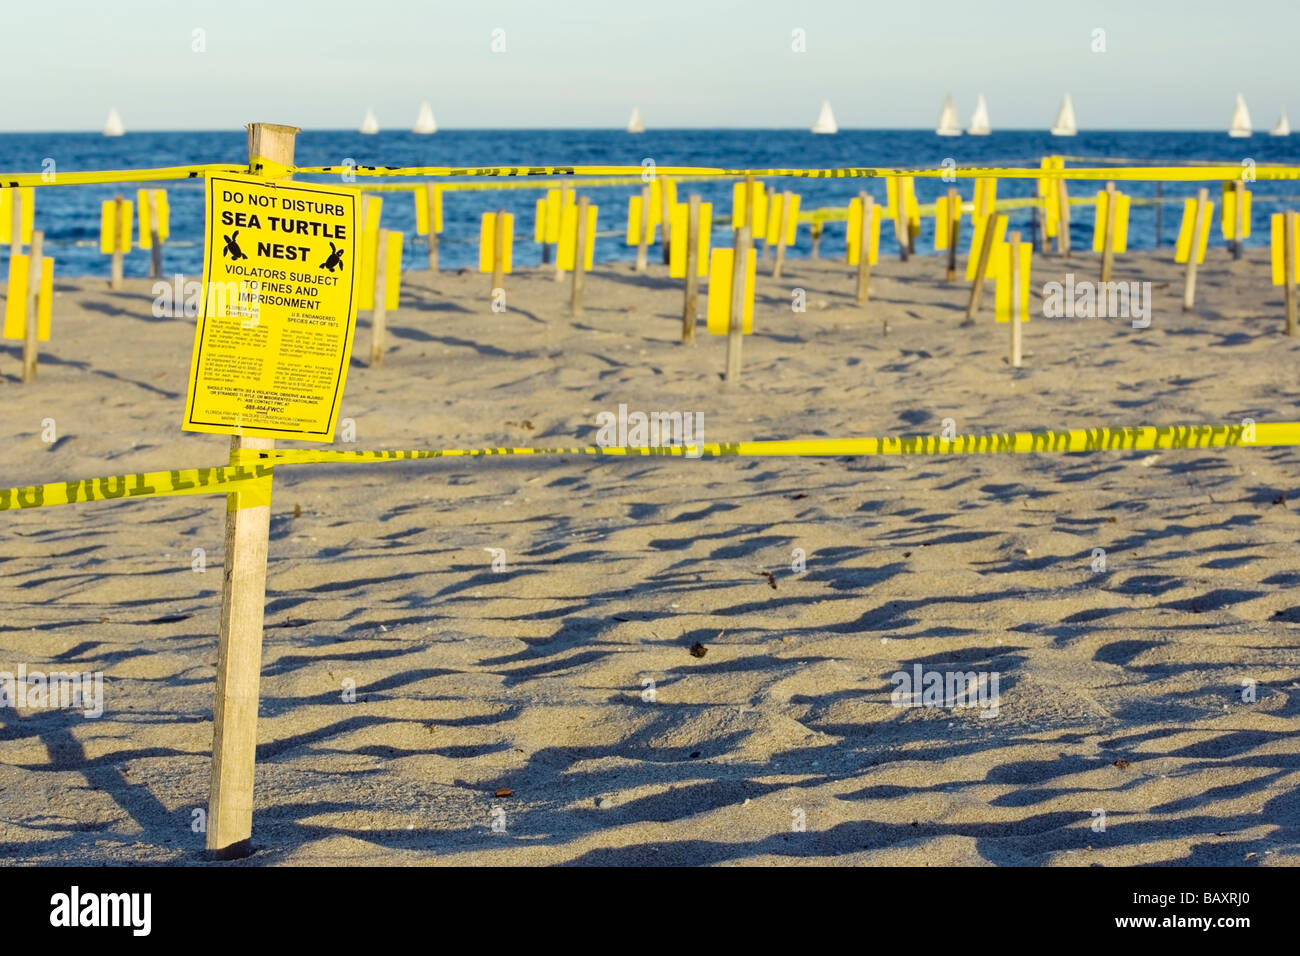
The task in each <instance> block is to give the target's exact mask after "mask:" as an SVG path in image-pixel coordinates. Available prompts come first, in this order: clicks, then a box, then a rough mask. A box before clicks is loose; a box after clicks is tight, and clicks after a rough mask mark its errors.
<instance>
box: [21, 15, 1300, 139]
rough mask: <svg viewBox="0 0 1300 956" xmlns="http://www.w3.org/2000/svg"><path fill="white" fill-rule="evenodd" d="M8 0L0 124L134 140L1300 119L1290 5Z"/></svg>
mask: <svg viewBox="0 0 1300 956" xmlns="http://www.w3.org/2000/svg"><path fill="white" fill-rule="evenodd" d="M11 2H12V7H11V8H10V9H8V10H7V11H6V13H5V24H4V27H5V28H4V32H3V35H0V78H3V81H4V89H5V90H6V91H7V94H9V95H6V96H5V97H3V98H2V99H0V131H26V130H31V131H48V130H95V129H99V128H101V127H102V126H103V122H104V117H105V115H106V114H107V112H108V109H109V107H110V106H115V107H116V108H117V109H118V111H119V112H120V113H121V114H122V117H123V119H124V121H125V123H126V126H127V128H128V129H135V130H166V129H227V128H229V129H237V128H240V127H241V126H242V125H243V124H244V123H246V122H250V121H259V122H260V121H266V122H281V123H287V124H291V125H295V126H300V127H302V128H304V129H346V128H355V127H356V126H357V125H359V123H360V121H361V118H362V115H363V114H364V112H365V110H366V109H367V107H373V108H374V110H375V112H376V114H377V115H378V118H379V122H380V125H381V126H384V127H400V128H408V127H409V126H410V125H411V124H412V123H413V122H414V120H415V115H416V111H417V109H418V107H419V104H420V102H421V101H422V100H428V101H429V102H430V103H432V104H433V108H434V112H435V114H436V116H437V119H438V124H439V126H440V127H442V128H454V127H460V128H480V129H482V128H487V129H493V128H514V127H527V128H538V127H542V128H545V127H580V128H593V127H621V126H622V125H623V124H625V123H626V121H627V117H628V114H629V113H630V111H631V109H632V107H633V106H639V107H640V109H641V111H642V113H643V114H644V116H645V120H646V123H647V125H649V126H657V127H661V128H668V127H704V128H708V127H742V128H755V127H756V128H765V127H766V128H770V127H789V128H806V127H808V126H809V125H811V124H812V122H813V120H814V119H815V118H816V115H817V112H818V109H819V107H820V105H821V102H822V100H829V101H830V102H831V104H832V105H833V107H834V110H835V115H836V119H837V120H838V121H839V124H840V126H841V127H842V128H872V127H878V128H927V127H933V126H934V124H935V123H936V121H937V119H938V115H939V110H940V107H941V105H942V102H943V98H944V95H945V94H946V93H949V92H951V93H952V95H953V98H954V100H955V102H956V105H957V110H958V113H959V114H960V119H961V121H962V122H963V124H964V123H965V122H966V120H967V119H968V118H969V115H970V112H971V110H972V108H973V107H974V103H975V97H976V94H978V93H983V94H984V95H985V97H986V98H987V100H988V103H989V110H990V113H991V117H992V122H993V126H994V128H995V129H997V128H1002V129H1008V128H1045V127H1047V126H1050V125H1051V122H1052V120H1053V118H1054V117H1055V114H1056V111H1057V108H1058V107H1059V104H1060V101H1061V96H1062V94H1063V93H1065V92H1066V91H1069V92H1070V93H1071V95H1072V97H1073V99H1074V104H1075V112H1076V115H1077V117H1078V121H1079V126H1080V128H1081V129H1089V128H1091V129H1214V130H1217V129H1225V128H1226V127H1227V125H1228V121H1229V118H1230V116H1231V113H1232V104H1233V98H1234V96H1235V94H1236V93H1237V92H1238V91H1240V92H1241V93H1242V94H1243V95H1244V96H1245V98H1246V101H1247V103H1248V104H1249V106H1250V110H1251V114H1252V118H1253V120H1254V124H1255V127H1256V128H1257V129H1260V128H1266V127H1267V126H1270V125H1272V123H1273V121H1274V120H1275V119H1276V117H1277V114H1278V110H1279V109H1280V108H1282V107H1283V106H1285V105H1288V104H1290V105H1292V106H1293V107H1294V112H1295V116H1296V118H1297V119H1300V71H1297V70H1295V69H1294V68H1293V67H1292V63H1293V61H1294V44H1295V39H1296V36H1297V35H1298V34H1300V30H1298V29H1297V28H1298V27H1300V0H1253V2H1251V3H1249V4H1245V3H1241V4H1237V5H1235V6H1234V5H1225V4H1222V3H1210V2H1204V0H1127V2H1123V3H1113V2H1085V0H1070V2H1067V3H1062V2H1056V0H1041V2H1036V3H1035V2H1028V0H997V2H996V3H993V4H984V3H972V2H969V0H967V2H948V0H900V2H897V3H879V2H875V0H800V2H791V0H749V2H727V0H639V2H635V3H633V2H626V0H624V2H617V0H551V2H539V0H460V2H456V3H447V2H440V0H368V2H365V3H358V2H355V0H352V2H346V3H345V2H339V0H312V2H309V3H308V2H299V0H263V2H261V3H257V2H252V0H226V2H213V0H42V2H39V3H19V2H18V0H11ZM1098 30H1102V31H1104V35H1100V36H1101V40H1102V43H1103V44H1104V52H1102V51H1095V50H1094V47H1095V46H1097V45H1098V37H1099V34H1097V32H1096V31H1098ZM195 31H201V33H196V32H195ZM797 31H802V33H801V34H800V33H799V32H797ZM801 37H802V42H803V46H804V49H803V51H802V52H800V51H797V50H796V49H795V47H796V46H798V45H799V41H800V38H801ZM494 43H495V46H496V47H497V49H496V50H494V49H493V46H494ZM502 46H504V49H501V47H502ZM200 47H201V49H199V48H200ZM13 91H17V92H18V95H17V96H14V95H12V93H13Z"/></svg>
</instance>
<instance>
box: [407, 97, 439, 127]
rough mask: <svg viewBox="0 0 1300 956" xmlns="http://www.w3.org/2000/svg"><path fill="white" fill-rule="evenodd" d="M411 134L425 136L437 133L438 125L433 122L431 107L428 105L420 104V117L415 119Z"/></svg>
mask: <svg viewBox="0 0 1300 956" xmlns="http://www.w3.org/2000/svg"><path fill="white" fill-rule="evenodd" d="M411 132H412V133H421V134H425V135H427V134H429V133H436V132H438V124H437V123H435V122H434V121H433V107H432V106H430V105H429V104H428V103H421V104H420V115H419V116H417V117H416V118H415V126H414V127H412V129H411Z"/></svg>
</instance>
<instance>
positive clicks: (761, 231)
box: [754, 186, 776, 262]
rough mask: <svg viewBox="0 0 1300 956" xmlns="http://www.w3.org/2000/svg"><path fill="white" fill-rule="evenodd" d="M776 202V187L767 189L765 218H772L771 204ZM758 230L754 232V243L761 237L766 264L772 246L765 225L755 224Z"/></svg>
mask: <svg viewBox="0 0 1300 956" xmlns="http://www.w3.org/2000/svg"><path fill="white" fill-rule="evenodd" d="M775 202H776V187H775V186H768V187H767V216H768V218H769V219H770V218H771V216H772V204H773V203H775ZM755 225H756V226H757V227H758V228H757V229H756V230H755V231H754V241H755V242H758V237H759V236H762V237H763V261H764V262H766V261H767V260H768V259H770V258H771V252H772V244H771V243H770V242H768V241H767V223H766V222H763V223H756V224H755Z"/></svg>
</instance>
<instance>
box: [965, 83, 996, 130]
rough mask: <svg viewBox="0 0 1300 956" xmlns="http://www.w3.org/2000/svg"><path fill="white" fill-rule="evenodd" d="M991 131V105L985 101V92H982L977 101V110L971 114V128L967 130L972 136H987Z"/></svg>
mask: <svg viewBox="0 0 1300 956" xmlns="http://www.w3.org/2000/svg"><path fill="white" fill-rule="evenodd" d="M991 132H992V129H990V127H989V105H988V104H987V103H985V102H984V94H983V93H981V94H980V95H979V98H978V99H977V100H976V101H975V112H974V113H972V114H971V116H970V129H968V130H966V133H967V134H968V135H970V136H987V135H988V134H989V133H991Z"/></svg>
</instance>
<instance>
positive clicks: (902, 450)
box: [0, 422, 1300, 511]
mask: <svg viewBox="0 0 1300 956" xmlns="http://www.w3.org/2000/svg"><path fill="white" fill-rule="evenodd" d="M1279 445H1300V422H1277V423H1267V422H1261V423H1259V424H1251V423H1249V422H1247V423H1244V424H1241V425H1160V426H1138V427H1133V428H1075V429H1069V430H1064V429H1062V430H1047V431H1037V432H998V433H994V434H987V435H963V436H959V437H956V438H938V437H935V436H934V435H912V436H903V437H898V438H820V439H818V438H814V439H798V440H794V441H751V442H727V443H721V444H718V443H715V444H706V445H693V446H689V447H682V446H680V445H669V446H657V447H634V448H625V447H617V448H603V447H599V446H591V445H588V446H585V447H582V446H574V447H568V448H470V449H439V450H434V451H317V450H312V449H297V448H282V449H271V450H265V451H260V450H254V449H247V448H244V449H238V450H236V451H235V452H233V453H232V461H231V464H229V465H226V466H223V467H219V468H184V469H177V470H173V471H152V472H137V473H135V474H129V475H111V476H109V477H106V478H82V479H77V480H74V481H66V482H54V483H51V484H46V485H30V486H27V487H23V488H6V489H0V511H14V510H21V509H27V508H48V507H52V506H54V505H68V504H78V503H80V502H84V501H103V500H107V499H116V498H160V497H167V496H171V495H197V494H213V493H223V494H224V493H234V494H235V495H237V496H238V497H240V498H246V499H248V500H247V501H246V502H245V503H243V504H234V503H232V505H231V507H255V506H257V505H259V504H266V503H267V502H268V500H269V499H268V498H267V495H269V487H268V486H269V484H270V482H269V481H266V480H265V479H267V478H269V477H270V476H271V475H272V472H273V470H274V469H275V467H276V466H277V465H307V464H357V463H365V462H383V461H410V460H415V459H422V458H474V457H489V456H493V455H543V456H562V455H588V456H596V457H634V458H636V457H661V456H662V457H672V458H681V457H686V458H696V457H708V458H725V457H741V458H769V457H791V456H793V457H827V456H829V457H852V456H863V455H985V454H1005V453H1026V452H1066V453H1068V452H1090V451H1149V450H1154V449H1178V448H1227V447H1237V446H1248V447H1259V448H1266V447H1272V446H1279Z"/></svg>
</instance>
